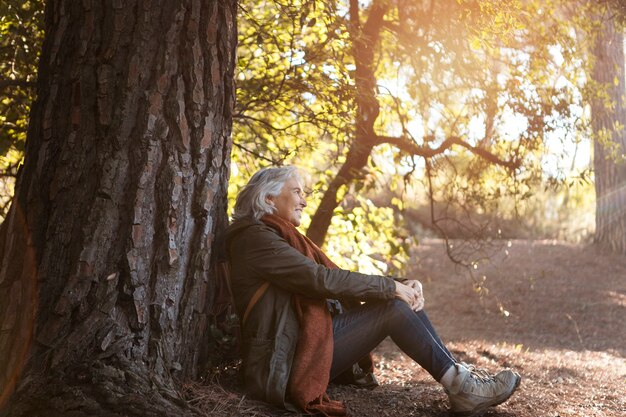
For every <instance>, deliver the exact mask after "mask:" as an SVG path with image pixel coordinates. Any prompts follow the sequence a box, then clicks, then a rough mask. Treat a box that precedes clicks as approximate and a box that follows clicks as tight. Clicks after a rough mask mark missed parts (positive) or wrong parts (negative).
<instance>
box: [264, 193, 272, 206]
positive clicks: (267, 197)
mask: <svg viewBox="0 0 626 417" xmlns="http://www.w3.org/2000/svg"><path fill="white" fill-rule="evenodd" d="M265 202H266V203H267V204H269V205H270V206H272V207H274V199H273V198H272V197H271V196H269V195H267V196H265Z"/></svg>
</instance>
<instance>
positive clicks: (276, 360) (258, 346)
mask: <svg viewBox="0 0 626 417" xmlns="http://www.w3.org/2000/svg"><path fill="white" fill-rule="evenodd" d="M225 239H226V248H227V252H228V253H229V255H230V257H229V260H230V265H231V285H232V290H233V294H234V297H235V304H236V307H237V311H238V314H239V317H240V318H241V317H243V314H244V312H245V310H246V307H247V306H248V303H249V301H250V299H251V298H252V296H253V295H254V293H255V291H256V290H257V289H258V288H259V287H260V286H261V285H262V284H263V283H264V282H265V281H269V282H270V284H271V285H270V286H269V288H268V289H267V291H266V292H265V293H264V295H263V296H262V297H261V298H260V299H259V301H258V302H257V303H256V304H255V306H254V308H253V309H252V310H251V312H250V314H249V316H248V318H247V321H246V323H245V325H244V326H243V328H242V358H243V364H242V372H243V378H244V383H245V387H246V391H247V392H248V394H249V395H250V396H252V397H254V398H257V399H261V400H264V401H267V402H270V403H273V404H275V405H278V406H281V407H285V408H288V409H293V408H294V407H293V406H291V405H290V404H288V403H287V401H286V399H285V393H286V389H287V382H288V380H289V373H290V370H291V363H292V360H293V354H294V351H295V347H296V342H297V338H298V330H299V329H298V319H297V317H296V314H295V311H294V309H293V307H292V304H291V294H292V293H295V294H302V295H305V296H308V297H319V298H333V299H353V300H389V299H392V298H394V294H395V288H396V286H395V283H394V281H393V280H392V279H389V278H386V277H381V276H377V275H365V274H360V273H357V272H350V271H346V270H343V269H329V268H327V267H325V266H323V265H318V264H317V263H315V262H314V261H313V260H311V259H309V258H307V257H306V256H304V255H302V254H301V253H300V252H298V251H297V250H296V249H294V248H293V247H291V246H290V245H289V244H288V243H287V241H286V240H285V239H283V238H282V237H280V236H279V235H278V233H277V232H276V231H275V230H274V229H272V228H271V227H269V226H266V225H265V224H264V223H262V222H260V221H257V220H254V219H239V220H237V221H235V222H233V224H231V225H230V226H229V227H228V229H227V230H226V236H225Z"/></svg>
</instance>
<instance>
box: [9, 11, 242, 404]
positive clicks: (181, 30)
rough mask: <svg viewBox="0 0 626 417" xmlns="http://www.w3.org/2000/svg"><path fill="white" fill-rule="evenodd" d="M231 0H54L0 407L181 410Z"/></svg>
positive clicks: (18, 240)
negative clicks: (179, 391)
mask: <svg viewBox="0 0 626 417" xmlns="http://www.w3.org/2000/svg"><path fill="white" fill-rule="evenodd" d="M235 7H236V4H235V2H234V1H232V0H207V1H201V0H181V1H164V0H162V1H154V2H142V1H134V0H128V1H111V2H101V1H93V0H83V1H81V2H78V1H70V0H58V1H53V0H50V1H48V4H47V6H46V29H45V31H46V39H45V42H44V47H43V52H42V55H41V61H40V69H39V79H38V99H37V101H36V102H35V104H34V105H33V111H32V114H31V121H30V128H29V133H28V139H27V145H26V154H25V162H24V166H23V167H22V169H21V172H20V174H19V177H18V181H17V185H16V193H15V198H14V202H13V204H12V207H11V210H10V212H9V215H8V217H7V220H6V221H5V222H4V223H3V224H2V229H1V230H0V254H1V258H0V300H2V302H1V303H0V323H1V326H2V327H1V329H2V331H1V333H0V390H1V392H2V397H1V398H0V408H2V405H3V404H5V405H6V403H5V402H6V401H7V400H9V398H10V400H9V402H8V405H7V407H6V408H5V411H4V414H5V415H14V416H26V415H28V416H36V415H67V416H70V415H71V416H100V415H102V416H105V415H106V416H115V415H125V416H133V415H138V416H139V415H141V416H146V415H186V414H190V413H191V411H190V410H189V409H188V408H187V407H186V405H185V403H184V402H183V401H182V400H181V399H180V398H179V396H178V395H177V393H176V390H175V385H174V383H173V381H174V380H184V379H188V378H194V377H196V376H198V374H199V373H200V372H201V371H202V369H203V366H206V362H207V359H208V354H209V352H208V348H207V345H208V338H209V336H208V331H207V330H208V329H207V327H208V326H207V312H208V308H209V306H210V304H211V294H212V284H211V283H212V280H211V278H212V274H211V268H212V262H211V253H212V252H211V247H212V243H213V240H214V236H215V234H216V233H217V232H218V231H219V229H221V228H223V227H224V226H225V224H226V221H227V219H226V190H227V181H228V173H229V157H230V148H231V140H230V130H231V119H232V108H233V101H234V86H233V69H234V60H235V47H236V23H235V15H236V10H235ZM12 393H13V395H12V397H11V394H12Z"/></svg>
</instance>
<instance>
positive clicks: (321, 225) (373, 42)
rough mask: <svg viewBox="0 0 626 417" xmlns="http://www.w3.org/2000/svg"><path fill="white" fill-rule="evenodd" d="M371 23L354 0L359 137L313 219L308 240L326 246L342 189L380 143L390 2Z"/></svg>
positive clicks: (374, 8)
mask: <svg viewBox="0 0 626 417" xmlns="http://www.w3.org/2000/svg"><path fill="white" fill-rule="evenodd" d="M370 7H371V8H370V12H369V15H368V19H367V22H366V23H365V24H364V25H363V27H361V23H360V17H359V4H358V1H357V0H350V31H349V32H350V38H351V40H352V44H353V47H352V54H353V56H354V64H355V66H356V71H355V80H354V84H355V89H356V100H355V101H356V120H355V137H354V141H352V144H351V145H350V148H349V150H348V153H347V154H346V160H345V162H344V163H343V165H342V166H341V168H340V169H339V172H338V173H337V175H336V176H335V178H334V179H333V181H332V182H331V183H330V185H329V187H328V189H327V190H326V191H325V192H324V195H323V196H322V200H321V202H320V205H319V206H318V208H317V210H316V211H315V214H314V215H313V217H312V218H311V224H310V225H309V228H308V229H307V233H306V235H307V237H308V238H309V239H311V240H312V241H313V242H314V243H315V244H317V245H320V246H321V245H322V244H323V243H324V239H325V238H326V233H327V232H328V227H329V226H330V222H331V220H332V217H333V213H334V211H335V208H337V206H338V205H339V200H338V199H337V194H338V192H339V190H340V188H341V187H343V186H346V185H350V184H351V183H352V181H353V180H354V179H355V178H358V175H359V173H360V172H361V171H362V170H363V168H365V166H366V165H367V161H368V160H369V157H370V154H371V153H372V149H373V148H374V145H375V144H376V133H375V132H374V124H375V122H376V119H377V118H378V114H379V112H380V105H379V104H378V99H377V98H376V76H375V74H374V49H375V48H376V46H377V44H378V40H379V38H380V31H381V28H382V24H383V18H384V16H385V13H386V12H387V10H388V9H389V4H388V3H387V2H386V1H379V0H375V1H374V2H373V3H372V5H371V6H370Z"/></svg>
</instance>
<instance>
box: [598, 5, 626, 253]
mask: <svg viewBox="0 0 626 417" xmlns="http://www.w3.org/2000/svg"><path fill="white" fill-rule="evenodd" d="M623 8H624V6H623V5H622V6H621V10H620V7H619V3H618V4H612V3H610V2H608V3H607V4H604V5H602V4H601V5H600V10H592V12H593V15H595V16H597V20H596V22H595V23H596V26H595V28H594V29H595V31H596V36H595V42H594V48H593V57H594V60H593V71H592V74H591V75H592V79H593V81H594V82H595V83H597V88H596V89H593V90H591V94H592V98H591V100H590V101H591V116H592V117H591V121H592V127H593V132H594V136H595V140H594V159H593V165H594V170H595V186H596V235H595V240H596V241H597V242H598V243H600V244H602V245H604V246H607V247H610V248H611V249H613V250H615V251H618V252H621V253H626V131H625V130H624V124H625V123H626V106H625V104H624V95H625V94H626V89H625V88H624V82H625V78H624V76H625V75H624V34H623V23H624V19H625V18H626V13H625V12H624V9H623Z"/></svg>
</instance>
